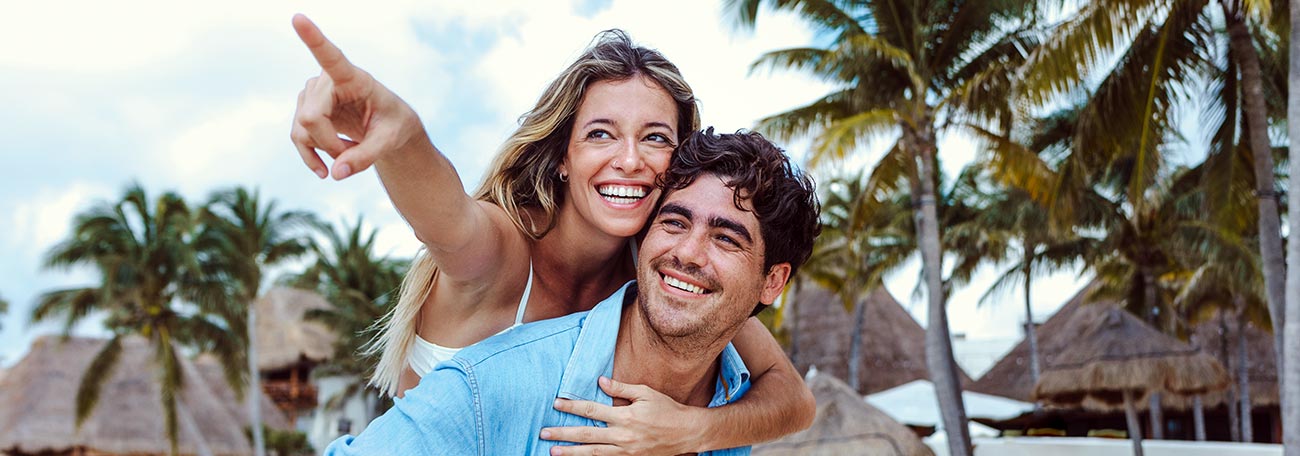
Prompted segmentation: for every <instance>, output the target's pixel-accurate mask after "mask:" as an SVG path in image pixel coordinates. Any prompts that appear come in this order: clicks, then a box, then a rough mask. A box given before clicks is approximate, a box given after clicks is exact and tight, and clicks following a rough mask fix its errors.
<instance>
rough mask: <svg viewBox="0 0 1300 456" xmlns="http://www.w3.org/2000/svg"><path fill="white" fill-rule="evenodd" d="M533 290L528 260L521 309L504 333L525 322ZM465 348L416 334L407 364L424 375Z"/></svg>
mask: <svg viewBox="0 0 1300 456" xmlns="http://www.w3.org/2000/svg"><path fill="white" fill-rule="evenodd" d="M532 291H533V262H532V261H529V262H528V284H527V285H524V295H523V296H522V297H520V298H519V310H517V311H515V324H513V325H510V327H509V328H506V329H504V330H502V331H501V333H504V332H506V331H509V330H511V329H514V328H515V327H516V326H519V325H522V324H524V310H525V309H527V308H528V295H529V294H532ZM501 333H497V334H501ZM463 348H465V347H461V348H452V347H444V346H441V345H438V344H435V343H433V342H429V341H427V340H424V338H423V337H420V335H419V334H416V335H415V343H414V344H412V345H411V353H410V356H409V357H407V364H410V365H411V370H413V371H415V374H416V375H419V376H420V377H424V374H427V373H429V371H432V370H433V367H434V366H437V365H438V363H441V362H443V361H446V360H449V359H451V357H453V356H456V352H459V351H461V349H463Z"/></svg>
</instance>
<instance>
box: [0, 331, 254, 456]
mask: <svg viewBox="0 0 1300 456" xmlns="http://www.w3.org/2000/svg"><path fill="white" fill-rule="evenodd" d="M105 343H106V341H105V340H99V339H86V338H75V337H74V338H69V339H67V340H63V339H61V338H59V337H57V336H46V337H41V338H39V339H37V340H36V341H35V342H33V344H32V348H31V351H30V352H28V354H27V356H26V357H24V358H23V359H22V360H21V361H19V362H18V364H16V365H15V366H14V367H13V369H12V370H11V371H10V373H9V375H7V376H5V378H4V379H3V380H0V403H2V404H4V407H0V451H2V452H10V453H19V454H25V453H44V452H54V453H58V452H67V451H73V450H75V449H81V450H85V451H87V452H91V453H107V454H166V453H167V452H168V451H169V447H170V444H169V443H168V441H167V437H166V432H165V427H164V424H163V413H162V405H161V400H160V398H159V390H160V386H159V382H158V378H157V375H158V374H157V372H158V369H157V367H156V364H155V355H154V352H153V347H152V346H151V345H150V343H149V342H148V341H146V340H145V339H143V338H140V337H134V336H131V337H127V338H126V339H124V340H123V342H122V352H121V355H120V357H119V358H118V362H117V366H116V367H115V368H114V369H113V371H112V372H106V373H103V374H102V375H108V376H109V377H108V378H107V379H106V381H105V382H104V385H103V390H101V391H102V392H101V394H100V396H99V403H98V405H97V406H96V407H95V409H94V410H93V411H92V412H91V414H90V417H89V418H87V420H86V421H85V422H84V423H83V424H82V426H81V429H80V430H77V428H76V427H75V424H74V423H75V420H74V417H75V415H74V414H75V410H76V408H75V403H74V402H75V399H76V392H77V387H78V385H79V384H80V382H81V378H82V375H83V374H84V373H85V371H86V368H87V366H88V365H89V364H90V362H91V360H92V359H93V358H94V356H95V354H97V353H98V352H99V350H100V349H101V348H102V347H103V346H104V344H105ZM181 369H182V375H183V376H184V382H185V383H184V387H183V389H182V390H181V391H180V393H179V394H177V401H176V410H177V421H178V425H179V439H180V441H179V445H180V452H181V453H182V454H197V453H198V452H199V449H200V448H202V447H206V449H207V450H208V451H210V452H211V453H212V454H214V455H242V454H249V453H251V451H252V450H251V446H250V445H249V442H248V438H247V437H246V436H245V434H244V428H243V425H242V424H241V422H240V420H239V419H238V418H236V417H235V416H232V415H231V414H230V413H229V411H228V407H227V405H226V404H223V402H222V399H221V396H220V395H219V394H217V393H214V392H213V391H219V390H221V389H223V388H226V389H228V388H229V387H228V386H226V385H225V383H224V382H210V381H207V379H206V378H205V377H204V375H202V374H201V373H200V371H199V369H198V368H197V367H195V365H194V363H192V362H190V361H189V360H188V359H185V358H182V359H181ZM232 395H233V393H232Z"/></svg>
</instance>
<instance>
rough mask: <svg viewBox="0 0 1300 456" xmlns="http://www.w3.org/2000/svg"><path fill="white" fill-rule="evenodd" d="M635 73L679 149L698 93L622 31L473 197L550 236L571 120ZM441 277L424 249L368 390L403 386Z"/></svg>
mask: <svg viewBox="0 0 1300 456" xmlns="http://www.w3.org/2000/svg"><path fill="white" fill-rule="evenodd" d="M638 75H639V76H643V77H646V78H648V79H650V80H652V81H655V82H656V83H658V84H659V86H660V87H662V88H663V89H664V90H665V91H667V92H668V94H669V95H670V96H672V97H673V101H674V102H675V103H676V105H677V143H678V144H680V143H681V141H682V140H684V139H686V137H687V136H690V134H691V133H692V132H694V131H695V130H698V129H699V124H700V115H699V109H698V107H697V105H696V100H695V94H694V92H692V91H691V87H690V86H689V85H687V84H686V80H685V79H684V78H682V75H681V72H680V71H679V70H678V69H677V66H676V65H673V64H672V62H669V61H668V59H666V58H664V56H663V55H662V54H660V53H659V52H658V51H655V50H653V49H647V48H645V47H641V46H637V45H635V44H633V43H632V40H631V38H628V36H627V34H626V33H624V32H623V31H622V30H606V31H604V32H601V33H600V34H598V35H596V38H595V39H594V40H593V41H592V44H591V46H589V47H588V49H587V51H586V52H584V53H583V54H582V55H581V56H580V57H578V59H577V60H576V61H574V62H573V64H571V65H569V67H568V68H566V69H565V70H564V72H562V73H560V75H559V76H558V77H556V78H555V80H554V81H552V82H551V84H550V85H549V86H547V88H546V91H545V92H542V96H541V98H539V99H538V100H537V105H536V106H534V107H533V109H532V110H530V111H528V112H527V113H525V114H524V115H523V116H521V117H520V119H519V128H518V129H516V130H515V132H514V133H513V134H511V135H510V138H508V139H506V142H505V144H504V145H502V146H501V150H500V151H499V152H498V153H497V156H496V159H495V160H493V161H492V166H491V167H489V168H488V171H487V174H486V175H485V177H484V178H483V183H482V184H481V185H479V188H478V190H476V191H475V192H474V198H476V199H479V200H482V201H487V202H490V203H493V204H496V205H498V206H500V207H501V208H502V209H503V210H505V212H506V214H507V215H508V216H509V217H510V220H511V221H513V222H514V224H515V227H516V228H518V229H519V231H520V232H522V233H524V234H525V235H527V236H528V237H529V238H531V239H533V240H537V239H540V238H541V237H542V236H545V235H546V233H548V232H550V230H551V229H552V228H554V227H555V222H556V217H555V215H556V213H557V212H558V211H559V207H560V204H562V203H563V201H564V193H563V192H561V191H560V189H561V188H562V185H561V183H560V180H559V166H560V164H561V163H562V162H563V161H564V158H565V155H566V154H567V152H568V144H569V135H570V133H571V131H572V129H573V118H574V116H575V115H576V113H577V111H578V105H579V104H580V103H581V102H582V97H583V94H584V93H585V92H586V89H587V87H589V86H591V84H593V83H595V82H598V81H609V80H614V81H619V80H626V79H628V78H631V77H634V76H638ZM526 210H527V212H526ZM529 213H531V214H533V215H532V216H530V215H529ZM533 217H536V220H534V219H533ZM436 276H437V265H435V264H434V262H433V259H432V258H430V257H429V255H428V254H427V252H425V251H423V250H421V251H420V253H418V254H417V255H416V258H415V260H414V261H413V262H412V263H411V268H410V270H408V271H407V273H406V277H405V278H404V279H403V280H402V288H401V292H400V294H399V296H398V301H397V305H396V306H394V307H393V309H392V311H391V312H389V314H388V316H387V317H385V318H384V319H383V320H381V321H380V322H376V325H379V326H380V327H382V331H380V332H379V334H378V335H377V336H376V337H375V338H374V339H372V340H371V341H370V343H369V344H367V345H366V347H365V348H364V354H365V355H367V356H373V355H375V354H379V364H378V366H376V368H375V373H374V375H373V376H371V378H370V384H371V385H373V386H375V387H376V388H378V389H379V390H380V391H381V392H382V393H384V394H387V395H390V396H393V395H396V394H397V393H398V391H397V384H398V380H399V379H400V377H401V374H402V370H403V369H405V368H406V364H407V357H408V356H409V354H410V347H411V345H412V344H413V343H415V338H416V337H417V336H416V324H417V320H418V319H419V315H420V307H421V306H422V305H423V304H424V301H425V299H426V298H427V297H428V295H429V292H430V291H431V290H432V288H433V281H434V278H435V277H436Z"/></svg>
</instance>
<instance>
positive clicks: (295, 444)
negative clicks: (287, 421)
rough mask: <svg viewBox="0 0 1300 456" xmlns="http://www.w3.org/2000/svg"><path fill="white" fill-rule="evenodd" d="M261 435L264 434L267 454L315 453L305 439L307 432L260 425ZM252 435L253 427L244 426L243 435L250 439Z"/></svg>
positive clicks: (282, 455) (285, 455)
mask: <svg viewBox="0 0 1300 456" xmlns="http://www.w3.org/2000/svg"><path fill="white" fill-rule="evenodd" d="M262 435H264V436H266V449H267V450H268V454H271V455H274V456H308V455H312V454H316V453H315V450H314V449H312V447H311V443H310V442H309V441H308V440H307V434H306V433H303V432H301V431H297V430H293V429H289V430H283V431H282V430H279V429H275V428H271V427H267V426H262ZM252 436H253V429H252V428H247V427H246V428H244V437H247V438H248V439H249V440H250V441H251V440H252V438H253V437H252Z"/></svg>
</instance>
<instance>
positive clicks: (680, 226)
mask: <svg viewBox="0 0 1300 456" xmlns="http://www.w3.org/2000/svg"><path fill="white" fill-rule="evenodd" d="M660 223H663V224H664V225H666V226H670V227H673V228H677V229H685V228H686V224H685V223H682V222H681V220H676V219H665V220H664V221H663V222H660Z"/></svg>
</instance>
